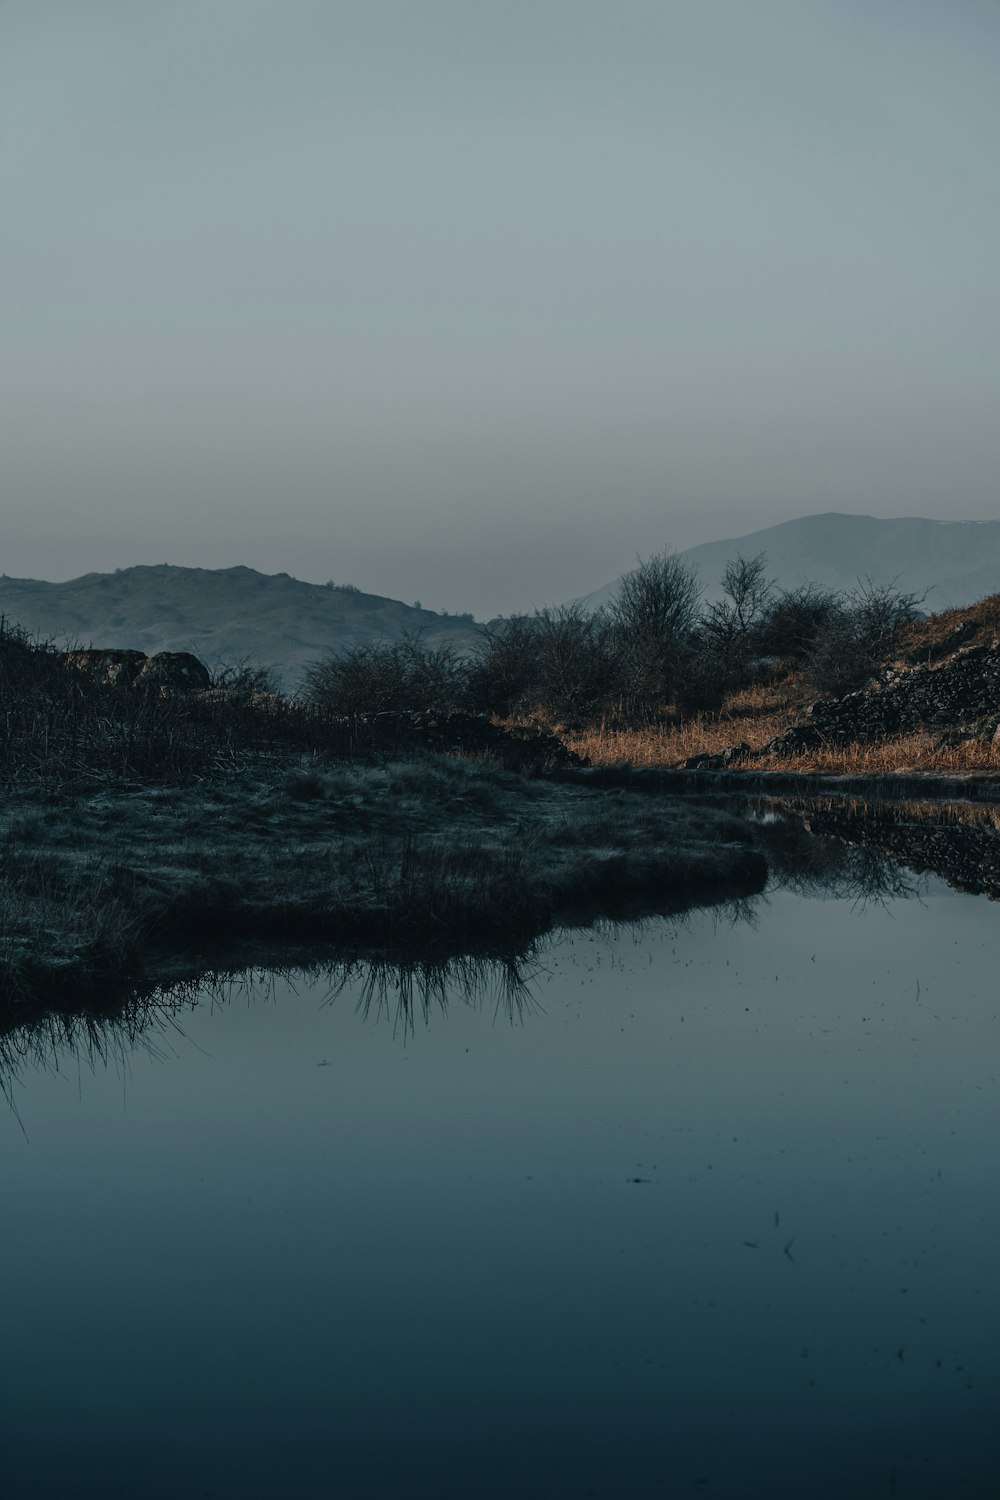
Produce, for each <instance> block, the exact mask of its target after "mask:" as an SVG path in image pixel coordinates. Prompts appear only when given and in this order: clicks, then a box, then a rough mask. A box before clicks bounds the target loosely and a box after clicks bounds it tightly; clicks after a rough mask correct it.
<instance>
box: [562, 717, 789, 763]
mask: <svg viewBox="0 0 1000 1500" xmlns="http://www.w3.org/2000/svg"><path fill="white" fill-rule="evenodd" d="M790 722H791V720H790V718H789V716H788V714H787V713H785V714H771V715H762V716H761V717H760V718H755V719H737V720H733V719H690V720H689V721H688V722H687V723H686V724H679V725H677V726H675V727H671V728H663V729H661V728H657V727H656V726H648V727H646V728H641V729H608V728H606V727H604V726H603V725H597V726H595V727H594V728H593V729H583V730H579V731H575V732H566V733H564V735H563V739H564V740H565V743H566V744H567V745H568V746H569V748H570V749H571V750H575V751H576V753H577V754H578V755H585V756H586V757H587V758H588V760H590V761H591V762H592V763H593V764H594V765H595V766H682V765H683V764H684V762H685V761H686V760H687V758H688V756H689V755H702V754H708V755H716V754H718V752H719V751H722V750H725V749H727V748H728V747H729V746H730V745H733V744H738V743H739V742H740V741H743V740H745V741H746V743H747V744H748V745H749V746H750V748H751V749H753V750H756V749H759V748H760V746H761V745H763V744H766V742H767V741H768V740H769V739H772V738H773V737H774V735H776V734H780V733H781V731H782V730H783V729H787V728H788V725H789V723H790Z"/></svg>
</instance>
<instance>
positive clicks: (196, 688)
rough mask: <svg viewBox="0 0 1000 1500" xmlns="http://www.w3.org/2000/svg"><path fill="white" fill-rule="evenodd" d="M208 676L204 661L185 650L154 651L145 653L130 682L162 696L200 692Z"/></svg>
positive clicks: (208, 678) (205, 685) (207, 682)
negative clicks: (153, 653) (154, 653)
mask: <svg viewBox="0 0 1000 1500" xmlns="http://www.w3.org/2000/svg"><path fill="white" fill-rule="evenodd" d="M211 685H212V679H211V677H210V675H209V671H208V668H207V667H206V666H205V664H204V662H200V661H199V660H198V658H197V657H196V656H192V655H191V653H190V652H189V651H158V652H157V653H156V655H155V656H148V657H146V659H145V661H144V662H143V664H142V666H141V667H140V669H139V671H138V673H137V675H136V677H135V680H134V683H133V686H135V687H137V688H142V689H143V690H144V691H150V692H157V693H160V694H161V695H162V696H164V697H165V696H167V695H169V694H171V693H178V692H179V693H194V692H204V691H205V690H206V689H207V688H210V687H211Z"/></svg>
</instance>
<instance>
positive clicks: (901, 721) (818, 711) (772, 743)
mask: <svg viewBox="0 0 1000 1500" xmlns="http://www.w3.org/2000/svg"><path fill="white" fill-rule="evenodd" d="M998 728H1000V641H994V642H992V644H990V645H988V646H987V645H977V646H962V647H960V648H959V649H958V650H957V651H955V652H954V653H953V654H952V655H951V656H949V657H948V658H947V659H946V660H944V661H943V662H941V663H940V665H936V666H935V665H931V664H928V663H921V664H920V665H919V666H911V667H903V668H898V667H887V668H885V670H884V671H883V672H882V674H881V676H880V678H879V680H878V681H877V682H876V683H875V684H874V685H873V686H871V687H868V688H865V689H863V690H862V691H860V692H857V693H848V694H847V696H846V697H844V698H837V699H833V700H831V701H826V700H822V701H820V702H818V703H814V704H813V705H812V707H811V708H810V709H809V710H808V712H807V714H806V718H805V721H804V722H803V723H801V724H794V725H792V727H791V728H790V729H786V730H785V731H784V733H783V734H779V735H777V736H776V737H775V738H774V739H772V740H769V741H768V742H767V744H766V745H762V746H761V748H760V749H759V750H751V749H750V748H749V746H747V745H740V746H734V747H732V748H731V749H728V750H724V751H722V753H721V754H718V755H695V756H691V757H690V759H689V760H687V761H686V762H685V766H686V768H688V769H691V770H694V769H715V768H717V767H723V766H728V765H731V764H732V763H733V762H734V761H739V762H740V763H741V764H745V763H747V762H749V761H753V760H757V759H760V758H761V757H762V756H765V755H767V756H770V755H794V754H797V753H799V752H801V751H803V750H816V749H818V748H819V747H820V746H822V745H852V744H853V745H865V744H872V743H876V742H878V741H880V740H887V739H892V738H894V737H895V736H898V735H903V734H912V733H914V732H915V731H917V730H921V729H938V730H940V731H941V739H942V744H947V745H957V744H961V743H962V742H963V741H966V740H970V739H983V740H987V741H990V742H992V741H993V740H994V737H995V736H996V735H997V731H998Z"/></svg>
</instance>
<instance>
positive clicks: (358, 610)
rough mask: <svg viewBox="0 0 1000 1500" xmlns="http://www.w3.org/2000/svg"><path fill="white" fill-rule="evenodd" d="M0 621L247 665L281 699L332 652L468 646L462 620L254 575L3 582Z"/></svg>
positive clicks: (86, 641) (155, 572)
mask: <svg viewBox="0 0 1000 1500" xmlns="http://www.w3.org/2000/svg"><path fill="white" fill-rule="evenodd" d="M0 613H2V614H4V615H5V616H6V617H7V619H9V620H11V621H14V622H15V623H17V624H19V625H22V626H23V627H24V628H25V629H26V630H29V631H31V632H33V633H35V634H38V635H40V636H43V637H46V638H53V639H55V640H56V641H57V642H58V643H60V644H63V643H66V642H69V643H71V644H75V645H79V646H89V645H94V646H101V647H121V648H126V649H130V650H138V651H144V652H146V654H147V655H148V656H152V655H153V654H154V653H156V652H159V651H190V652H192V653H193V654H194V655H195V656H198V657H200V658H201V660H202V661H205V662H207V663H208V665H209V666H210V667H211V666H215V665H216V664H218V663H220V662H236V661H241V660H244V659H247V658H249V659H250V660H252V661H254V662H259V663H260V664H262V665H265V666H269V667H274V668H275V669H276V670H277V671H278V672H279V673H280V676H281V679H282V681H283V683H284V686H285V688H286V689H287V690H289V691H293V690H294V689H295V687H296V686H297V685H298V683H299V681H300V680H301V677H302V672H303V670H304V669H305V667H307V666H308V665H309V663H310V662H314V661H316V660H318V659H321V658H323V657H325V656H326V655H327V654H328V653H329V652H330V651H331V650H334V649H337V648H341V647H344V646H351V645H354V644H357V643H360V642H367V641H375V640H383V639H387V638H388V639H394V638H397V637H398V636H400V635H401V634H402V633H403V632H404V631H419V632H421V635H422V637H423V639H424V640H425V641H427V642H428V643H429V644H431V645H440V644H442V643H443V642H445V641H450V642H453V643H454V644H455V645H456V646H458V647H462V646H464V645H466V644H467V643H468V642H469V640H470V639H471V638H472V635H473V633H474V630H475V625H474V622H473V621H472V619H471V618H470V617H469V616H451V615H439V614H435V613H434V612H433V611H432V610H429V609H416V608H414V607H412V606H411V605H408V604H401V603H400V602H399V601H397V600H395V599H384V598H382V597H381V596H380V595H378V594H364V593H362V592H361V591H360V590H357V589H351V588H330V587H328V586H325V585H322V584H315V583H303V582H302V581H301V580H300V579H297V578H290V577H289V575H288V574H287V573H275V574H265V573H257V572H255V571H254V569H253V568H244V567H235V568H220V569H209V568H177V567H171V566H168V565H166V564H163V565H161V566H158V567H135V568H123V569H121V571H120V572H116V573H86V574H84V576H83V577H82V578H72V579H70V580H69V581H68V582H66V583H44V582H42V581H40V580H38V579H33V578H7V577H2V578H0Z"/></svg>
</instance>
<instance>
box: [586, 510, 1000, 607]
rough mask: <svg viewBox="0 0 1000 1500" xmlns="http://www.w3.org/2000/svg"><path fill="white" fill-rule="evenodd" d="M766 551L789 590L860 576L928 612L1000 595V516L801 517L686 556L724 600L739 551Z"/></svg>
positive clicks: (709, 592)
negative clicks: (726, 574) (723, 585)
mask: <svg viewBox="0 0 1000 1500" xmlns="http://www.w3.org/2000/svg"><path fill="white" fill-rule="evenodd" d="M758 552H763V553H765V554H766V556H767V570H768V575H769V577H771V578H775V579H776V580H777V582H778V584H779V585H780V586H781V587H782V588H795V587H796V586H797V585H799V584H803V583H818V584H821V585H822V586H823V587H825V588H833V589H852V588H855V587H856V586H857V584H858V581H859V580H860V579H868V578H870V579H871V580H872V582H873V583H875V584H895V586H896V587H897V588H900V589H904V590H907V591H909V592H912V593H915V594H917V595H920V596H922V597H923V601H924V602H923V605H922V608H923V609H925V610H927V611H928V612H933V611H937V610H941V609H950V608H953V607H956V606H961V605H966V604H972V603H973V602H974V601H975V600H977V599H982V598H984V597H985V595H987V594H995V593H997V592H1000V521H926V520H922V519H919V518H917V517H906V518H903V519H899V520H889V521H883V520H878V519H876V518H875V517H874V516H854V515H844V514H841V513H840V512H836V511H829V512H827V513H826V514H824V515H818V516H802V517H800V518H799V519H798V520H796V521H784V522H782V523H781V525H779V526H768V527H767V528H765V530H763V531H753V532H750V534H749V535H748V536H740V537H730V538H729V539H728V540H726V541H721V542H706V543H704V544H703V545H701V546H699V547H692V548H690V549H689V550H688V551H687V552H682V553H681V556H682V557H683V558H684V560H685V561H686V562H689V563H693V564H694V566H695V567H696V568H697V569H698V572H699V574H700V575H701V578H702V580H703V582H704V584H705V597H706V599H713V598H718V597H719V593H720V591H719V586H718V581H719V578H720V576H721V574H722V570H723V568H724V567H725V564H726V562H727V560H728V559H729V558H731V557H734V556H735V555H736V554H737V553H742V554H743V556H744V557H754V556H755V555H756V554H757V553H758ZM617 586H618V585H617V580H616V581H615V582H614V583H609V584H606V585H605V586H604V587H603V588H600V589H596V590H595V591H594V592H593V593H591V594H588V595H586V597H585V598H584V600H583V601H582V602H583V603H585V604H587V605H589V606H591V607H593V608H596V607H597V606H598V605H600V604H604V603H606V602H607V601H608V600H609V599H610V598H611V597H612V596H613V594H614V592H615V590H616V588H617Z"/></svg>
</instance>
